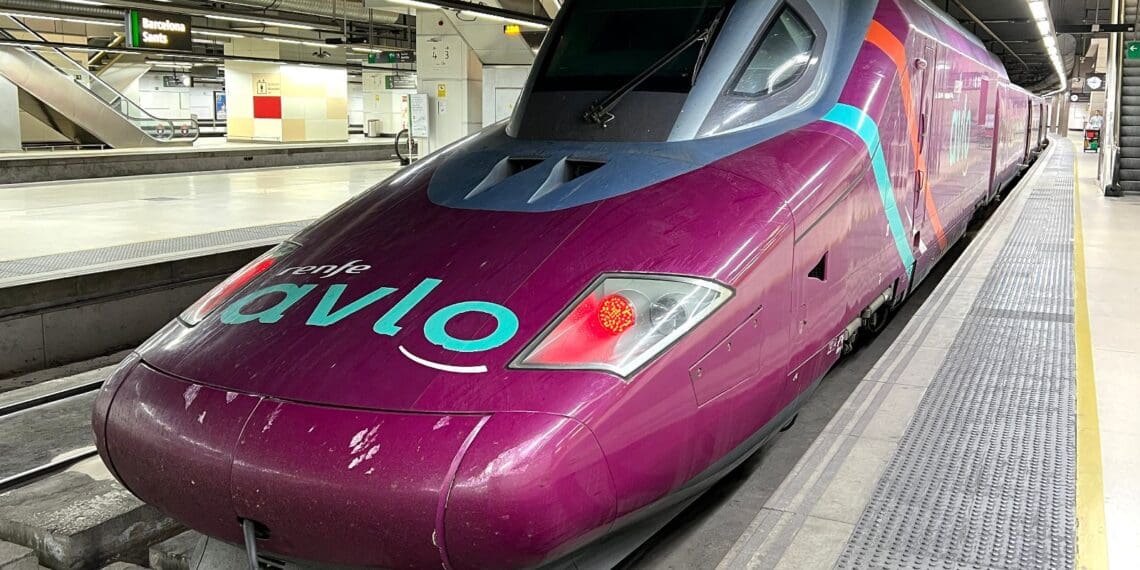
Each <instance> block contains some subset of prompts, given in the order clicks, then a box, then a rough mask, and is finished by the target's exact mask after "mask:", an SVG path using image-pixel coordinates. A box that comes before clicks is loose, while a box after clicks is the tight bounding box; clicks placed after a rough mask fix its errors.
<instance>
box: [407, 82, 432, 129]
mask: <svg viewBox="0 0 1140 570" xmlns="http://www.w3.org/2000/svg"><path fill="white" fill-rule="evenodd" d="M410 99H411V108H412V112H411V114H412V128H411V129H410V130H411V133H412V138H417V139H426V138H429V137H430V136H431V129H430V123H429V118H428V115H429V112H428V109H429V108H430V107H429V102H428V96H427V93H416V94H415V95H412V96H411V97H410Z"/></svg>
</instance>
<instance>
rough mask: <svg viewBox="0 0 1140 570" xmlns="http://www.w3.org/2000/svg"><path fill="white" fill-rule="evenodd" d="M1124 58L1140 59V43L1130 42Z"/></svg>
mask: <svg viewBox="0 0 1140 570" xmlns="http://www.w3.org/2000/svg"><path fill="white" fill-rule="evenodd" d="M1124 57H1126V58H1128V59H1140V42H1128V46H1127V47H1125V49H1124Z"/></svg>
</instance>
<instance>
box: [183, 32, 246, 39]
mask: <svg viewBox="0 0 1140 570" xmlns="http://www.w3.org/2000/svg"><path fill="white" fill-rule="evenodd" d="M192 33H195V34H201V35H203V36H215V37H219V38H244V37H245V36H243V35H241V34H231V33H229V32H210V31H207V30H192Z"/></svg>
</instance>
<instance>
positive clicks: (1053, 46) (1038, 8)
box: [1028, 0, 1069, 89]
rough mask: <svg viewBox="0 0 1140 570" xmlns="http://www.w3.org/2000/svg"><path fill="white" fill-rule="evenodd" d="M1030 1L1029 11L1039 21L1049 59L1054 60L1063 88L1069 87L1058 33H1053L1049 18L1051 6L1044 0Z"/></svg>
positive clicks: (1038, 26) (1054, 66)
mask: <svg viewBox="0 0 1140 570" xmlns="http://www.w3.org/2000/svg"><path fill="white" fill-rule="evenodd" d="M1028 1H1029V11H1030V12H1031V13H1032V14H1033V20H1034V21H1036V22H1037V30H1038V31H1039V32H1041V41H1042V42H1043V43H1044V44H1045V50H1046V51H1047V52H1048V53H1049V60H1050V61H1052V63H1053V69H1054V70H1055V71H1056V72H1057V77H1058V78H1060V80H1061V88H1062V89H1064V88H1067V87H1068V86H1069V85H1068V84H1069V79H1068V76H1067V74H1066V73H1065V65H1064V63H1062V62H1061V52H1060V50H1059V49H1058V48H1057V35H1056V34H1055V33H1053V24H1052V21H1051V20H1050V18H1049V6H1048V5H1046V4H1045V1H1044V0H1028Z"/></svg>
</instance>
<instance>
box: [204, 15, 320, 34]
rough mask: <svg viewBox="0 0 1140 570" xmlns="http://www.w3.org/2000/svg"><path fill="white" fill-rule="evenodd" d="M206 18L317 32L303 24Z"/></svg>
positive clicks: (232, 17)
mask: <svg viewBox="0 0 1140 570" xmlns="http://www.w3.org/2000/svg"><path fill="white" fill-rule="evenodd" d="M206 17H207V18H209V19H212V20H226V21H228V22H243V23H246V24H258V25H261V26H273V27H278V28H294V29H297V30H315V29H316V28H314V27H312V26H306V25H303V24H290V23H286V22H274V21H271V20H256V19H253V18H238V17H236V16H219V15H217V14H207V15H206Z"/></svg>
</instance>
